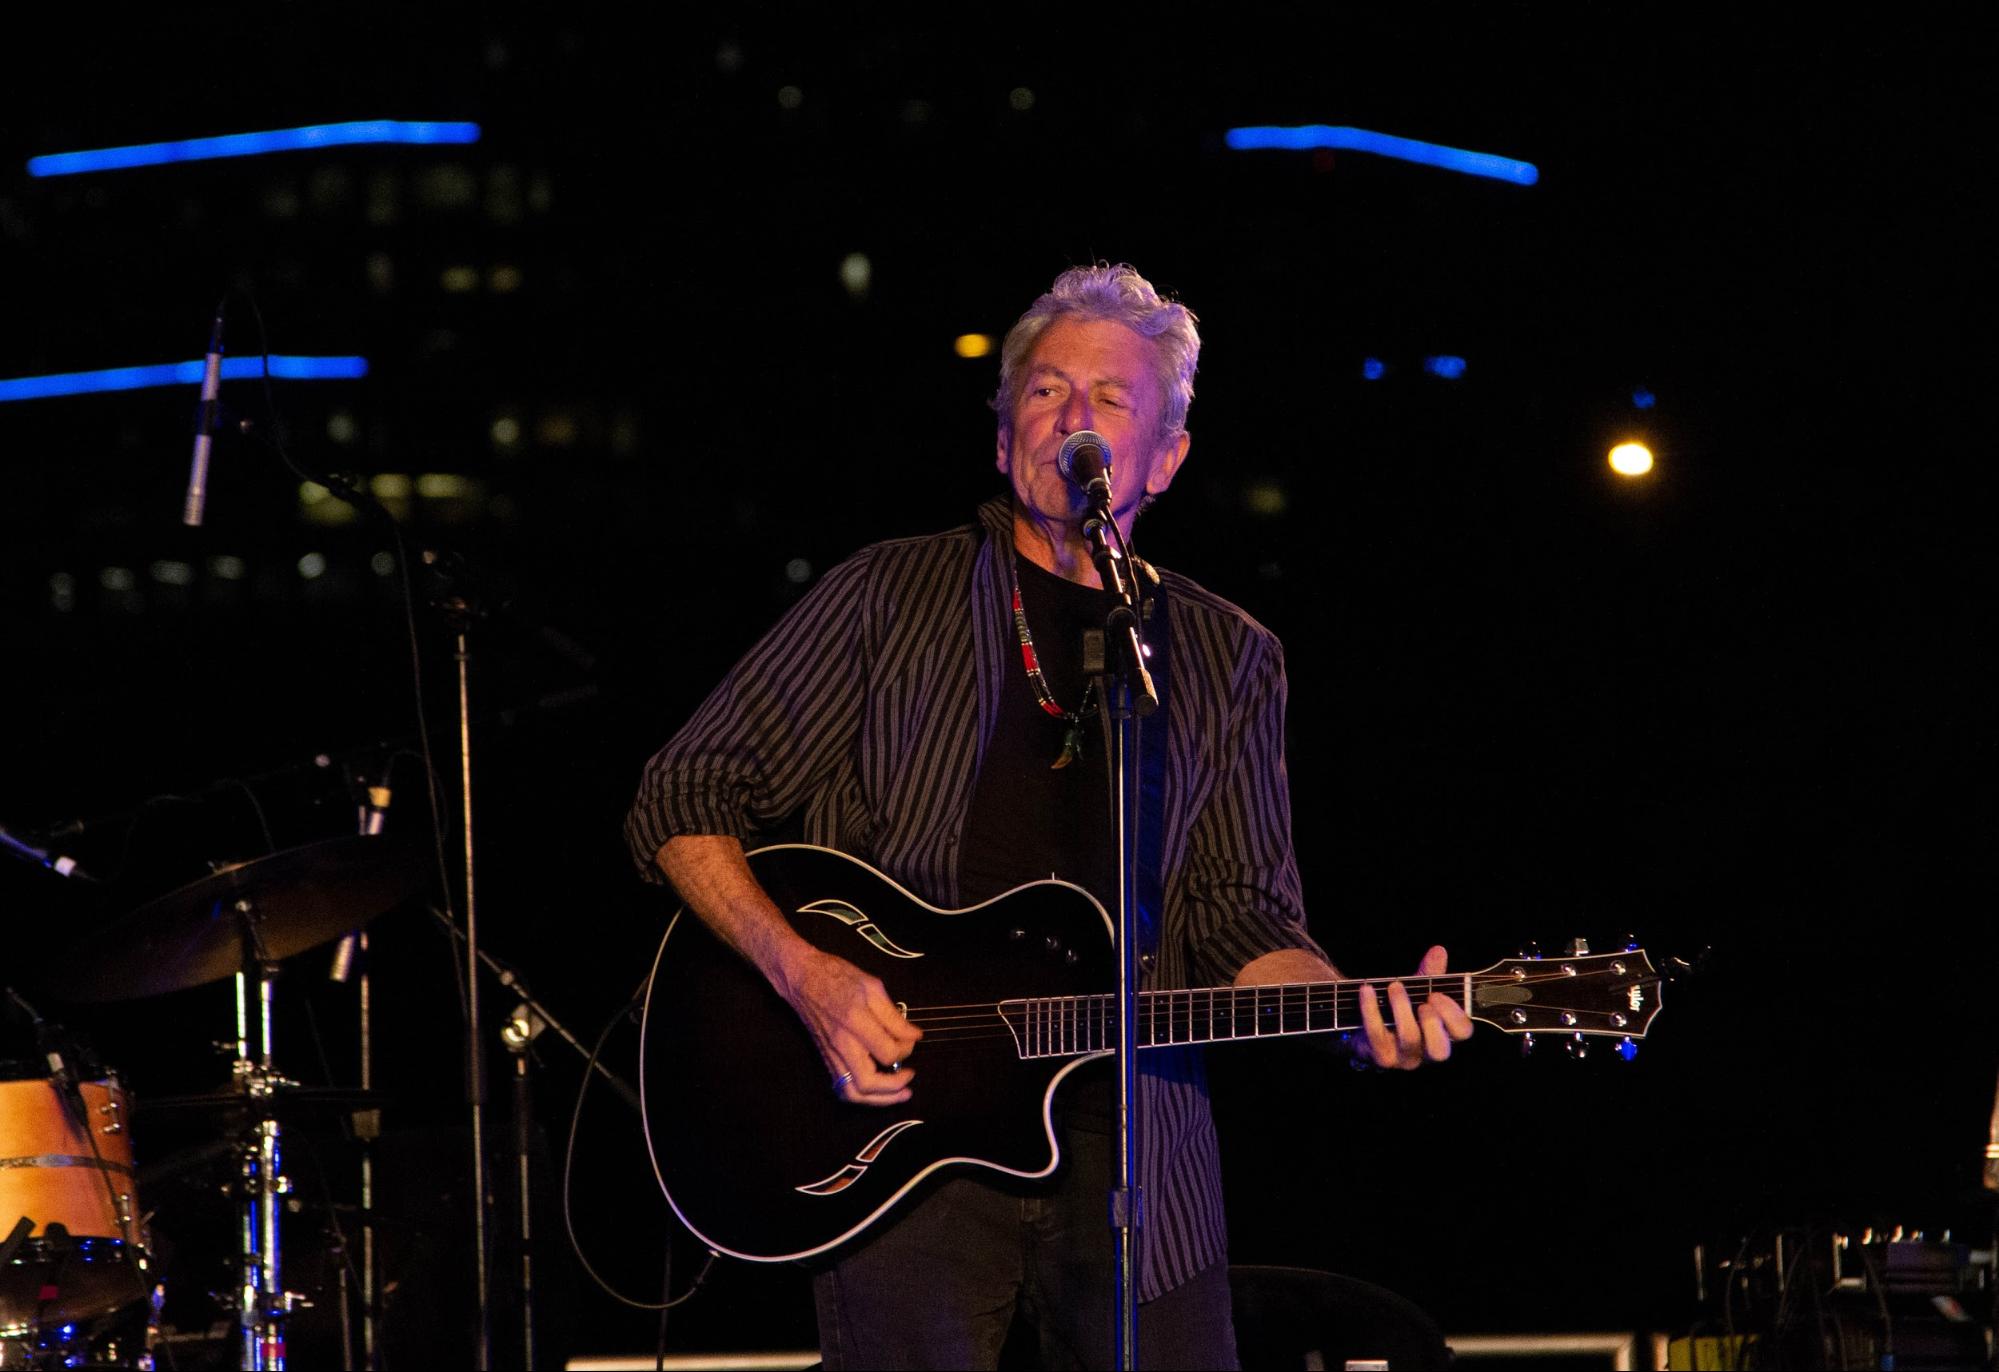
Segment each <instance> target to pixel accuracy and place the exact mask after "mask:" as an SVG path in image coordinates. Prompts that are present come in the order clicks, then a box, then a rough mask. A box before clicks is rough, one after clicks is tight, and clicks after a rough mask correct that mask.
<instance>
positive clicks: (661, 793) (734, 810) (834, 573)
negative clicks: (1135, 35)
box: [625, 553, 869, 882]
mask: <svg viewBox="0 0 1999 1372" xmlns="http://www.w3.org/2000/svg"><path fill="white" fill-rule="evenodd" d="M868 564H869V555H868V554H867V553H862V554H860V555H858V556H856V557H854V558H851V559H849V560H848V561H846V562H843V563H841V564H840V565H839V566H837V567H835V568H834V569H833V570H831V571H829V572H828V573H827V574H826V575H825V576H824V577H823V578H822V579H821V580H820V582H819V584H818V585H816V586H814V587H813V588H812V590H811V591H810V592H809V593H808V594H807V595H806V596H805V598H804V599H802V600H800V601H799V602H798V604H796V605H794V606H793V607H792V608H791V609H790V610H789V611H788V612H786V614H785V615H784V616H783V618H781V619H780V620H779V621H778V622H777V624H776V625H775V626H774V627H773V628H772V629H771V631H770V632H769V633H767V634H765V635H764V637H763V638H762V640H760V641H759V642H758V643H757V645H756V646H755V647H753V648H752V649H750V651H749V652H748V654H746V655H745V656H744V657H743V659H742V661H740V662H738V663H737V664H736V665H735V666H734V667H733V668H732V669H730V671H729V674H728V675H727V676H726V677H724V678H723V679H722V683H721V684H720V685H719V686H717V687H716V688H715V690H714V692H713V694H711V695H710V696H709V697H708V699H707V700H706V701H704V702H702V705H701V707H700V709H698V710H696V711H695V712H694V716H693V717H692V718H691V719H689V720H688V721H687V723H686V724H685V725H684V726H682V728H681V729H680V731H679V732H678V733H677V734H675V735H674V736H673V739H672V741H670V742H669V743H668V744H667V745H666V746H665V747H664V748H662V749H660V750H659V752H658V753H656V754H654V755H653V758H652V760H651V761H650V762H648V763H647V764H646V768H645V772H644V775H643V776H642V777H641V779H640V783H639V793H638V798H637V800H636V801H634V802H633V805H632V809H631V812H630V813H629V814H628V815H627V816H626V817H625V841H626V842H627V843H628V844H629V845H630V847H631V852H632V859H633V861H634V862H636V863H637V864H638V868H639V871H640V872H641V873H642V874H643V875H644V877H645V878H646V880H648V881H653V882H660V881H664V880H665V877H664V875H663V874H662V873H661V872H660V870H659V867H658V865H657V863H656V862H655V861H654V859H655V857H656V855H657V854H658V852H659V850H660V847H661V845H663V844H664V843H665V842H666V841H667V840H668V839H670V838H673V837H675V836H677V835H680V834H722V835H727V836H730V837H733V838H735V839H737V840H739V841H740V840H747V839H749V838H750V837H751V836H752V835H754V834H755V833H756V832H757V831H758V830H760V829H766V828H769V827H771V826H772V825H775V824H776V823H777V822H778V821H780V820H782V819H783V818H784V817H785V816H787V815H789V814H791V813H792V812H794V811H795V810H797V809H798V808H799V807H800V806H801V805H803V804H804V803H805V801H806V800H807V798H808V797H809V796H811V795H812V794H813V792H814V791H815V789H817V788H818V787H820V786H821V785H823V784H824V782H825V780H826V779H827V778H828V777H829V776H830V775H832V774H833V772H834V771H835V770H836V769H837V768H838V767H839V766H840V765H841V764H842V761H843V760H844V759H845V758H846V757H847V755H848V754H849V752H850V751H851V749H852V747H853V743H854V734H855V730H856V728H857V726H858V722H859V719H860V713H861V704H862V696H863V692H864V689H865V679H866V665H865V657H864V652H863V647H864V644H863V632H862V617H863V595H864V588H865V586H866V583H867V577H868Z"/></svg>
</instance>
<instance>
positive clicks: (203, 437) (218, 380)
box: [180, 305, 222, 529]
mask: <svg viewBox="0 0 1999 1372" xmlns="http://www.w3.org/2000/svg"><path fill="white" fill-rule="evenodd" d="M221 395H222V307H221V306H220V305H217V306H216V307H215V328H214V329H213V330H212V331H210V333H209V335H208V361H207V364H206V365H205V366H204V367H203V368H202V373H201V410H200V412H199V414H198V415H197V417H196V419H195V424H194V464H193V465H192V466H191V467H189V468H188V472H187V503H186V504H184V505H182V506H181V512H180V522H181V523H183V524H185V525H187V526H188V527H189V528H190V529H196V528H200V527H201V519H202V514H203V512H204V511H205V510H206V509H207V506H208V450H209V448H210V447H211V446H212V445H213V444H214V442H215V421H216V418H217V416H218V413H219V411H220V408H221V407H220V405H219V404H218V402H219V400H220V399H221Z"/></svg>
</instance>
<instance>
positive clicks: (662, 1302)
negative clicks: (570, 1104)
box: [562, 995, 722, 1348]
mask: <svg viewBox="0 0 1999 1372" xmlns="http://www.w3.org/2000/svg"><path fill="white" fill-rule="evenodd" d="M642 1004H644V997H643V995H640V996H634V997H633V998H632V999H631V1000H629V1001H627V1002H625V1004H623V1005H621V1006H619V1007H618V1010H617V1012H616V1013H615V1014H613V1015H612V1016H611V1017H610V1019H608V1020H606V1021H605V1023H604V1030H603V1032H602V1033H600V1034H598V1035H597V1041H596V1042H595V1043H594V1044H592V1045H591V1046H590V1061H589V1062H588V1063H586V1064H585V1065H584V1068H583V1080H582V1082H581V1084H580V1085H578V1086H577V1088H576V1109H575V1110H574V1111H573V1112H572V1113H571V1114H570V1116H569V1142H568V1143H567V1145H565V1146H564V1148H563V1150H562V1227H563V1229H564V1230H565V1231H566V1232H567V1233H568V1235H569V1248H570V1251H571V1252H573V1253H575V1254H576V1261H577V1262H579V1263H581V1264H582V1266H583V1270H584V1272H586V1273H587V1274H589V1277H590V1280H591V1281H593V1282H595V1283H597V1286H598V1288H599V1289H601V1290H602V1291H603V1292H604V1294H605V1295H607V1296H609V1297H610V1298H611V1299H612V1300H614V1301H616V1302H618V1303H619V1304H620V1305H627V1306H630V1307H631V1308H632V1309H634V1310H657V1311H659V1312H660V1321H659V1325H660V1347H661V1348H664V1347H665V1346H666V1312H667V1311H669V1310H671V1309H673V1308H674V1307H675V1306H677V1305H684V1304H685V1303H686V1302H688V1301H689V1300H692V1299H693V1298H694V1295H695V1293H696V1292H698V1291H700V1290H701V1288H702V1287H703V1286H705V1285H706V1284H707V1282H708V1274H709V1273H710V1272H712V1271H713V1270H714V1268H715V1259H717V1258H719V1257H721V1256H722V1255H721V1254H720V1253H719V1252H717V1251H716V1250H715V1249H713V1248H710V1249H709V1250H708V1260H707V1261H706V1262H704V1263H702V1264H701V1270H700V1271H699V1272H698V1273H696V1274H695V1277H694V1284H693V1285H692V1286H689V1287H688V1288H687V1290H685V1291H683V1292H682V1293H681V1294H680V1295H678V1296H675V1295H673V1294H672V1275H673V1233H672V1231H671V1230H668V1232H667V1239H666V1273H667V1275H666V1278H665V1281H664V1283H663V1289H662V1290H661V1292H660V1296H661V1299H659V1300H657V1301H639V1300H633V1299H632V1298H631V1297H630V1296H627V1295H625V1294H624V1293H623V1292H621V1291H619V1290H618V1289H617V1288H615V1287H613V1286H612V1285H611V1284H610V1283H609V1282H607V1281H605V1280H604V1278H603V1277H601V1276H599V1275H598V1272H597V1269H596V1268H595V1267H593V1266H591V1263H590V1259H589V1257H588V1256H587V1255H586V1254H585V1253H584V1252H583V1244H582V1241H581V1240H579V1239H578V1238H577V1237H576V1220H575V1215H574V1213H573V1211H572V1210H571V1208H570V1192H571V1187H570V1180H571V1177H572V1176H573V1175H574V1170H575V1162H576V1134H577V1130H578V1128H579V1127H580V1126H581V1125H582V1123H583V1101H584V1099H585V1098H586V1097H587V1096H588V1095H589V1092H590V1083H591V1081H592V1079H594V1078H595V1076H596V1074H597V1059H598V1058H599V1057H600V1056H602V1054H603V1052H604V1044H605V1043H606V1042H608V1041H609V1039H610V1037H611V1031H612V1030H614V1029H616V1028H617V1027H618V1021H619V1020H622V1019H624V1018H625V1017H626V1016H627V1015H629V1014H630V1013H631V1012H632V1011H633V1010H635V1009H637V1008H638V1007H639V1006H641V1005H642Z"/></svg>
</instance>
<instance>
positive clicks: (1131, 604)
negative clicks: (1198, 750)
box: [1083, 472, 1159, 1372]
mask: <svg viewBox="0 0 1999 1372" xmlns="http://www.w3.org/2000/svg"><path fill="white" fill-rule="evenodd" d="M1108 476H1109V474H1108V472H1106V473H1105V475H1104V477H1102V478H1100V479H1098V480H1096V481H1093V482H1092V483H1091V485H1090V488H1089V492H1090V498H1091V503H1092V505H1093V507H1094V508H1093V509H1092V511H1091V513H1090V515H1089V517H1088V518H1087V519H1085V520H1084V522H1083V539H1084V541H1085V542H1086V543H1087V544H1088V545H1089V548H1090V557H1091V560H1092V561H1094V562H1095V563H1096V566H1097V575H1098V577H1099V578H1100V579H1101V580H1102V581H1103V584H1104V590H1105V591H1106V592H1107V593H1108V595H1109V597H1110V601H1111V605H1110V609H1109V610H1108V611H1107V612H1106V614H1105V616H1104V628H1103V631H1102V632H1101V633H1097V632H1094V631H1092V632H1087V633H1085V635H1084V639H1083V671H1084V673H1085V674H1086V675H1089V676H1090V677H1091V678H1092V679H1093V680H1094V682H1095V683H1096V688H1097V701H1098V714H1099V715H1100V716H1102V719H1103V727H1104V754H1105V780H1106V783H1107V785H1108V787H1109V799H1110V809H1111V828H1112V832H1113V833H1115V834H1116V835H1117V840H1116V842H1117V950H1118V987H1117V1007H1118V1012H1117V1029H1118V1040H1117V1057H1116V1061H1117V1078H1118V1108H1117V1119H1118V1156H1117V1167H1116V1172H1115V1176H1114V1177H1113V1179H1112V1182H1111V1189H1110V1196H1109V1200H1110V1223H1111V1229H1112V1245H1113V1247H1112V1281H1113V1283H1114V1284H1115V1288H1116V1289H1115V1292H1114V1293H1113V1294H1114V1299H1115V1302H1116V1304H1115V1311H1116V1314H1115V1321H1114V1325H1113V1328H1112V1335H1111V1347H1112V1352H1113V1355H1114V1362H1113V1365H1114V1366H1116V1367H1118V1368H1121V1369H1125V1370H1126V1372H1131V1370H1132V1369H1135V1368H1137V1366H1138V1261H1139V1246H1138V1240H1139V1231H1140V1230H1141V1229H1142V1228H1143V1227H1144V1224H1145V1193H1144V1189H1143V1188H1142V1187H1141V1186H1140V1185H1139V1173H1138V1144H1139V1123H1138V1004H1139V1002H1138V997H1139V960H1138V959H1139V928H1138V884H1137V878H1138V867H1137V857H1138V843H1137V836H1136V829H1137V819H1138V810H1137V808H1136V807H1134V806H1133V805H1132V803H1131V793H1132V792H1133V791H1135V790H1137V789H1138V788H1137V783H1136V767H1137V761H1138V746H1137V745H1138V720H1139V718H1140V717H1141V716H1143V715H1149V714H1151V713H1152V712H1153V711H1154V710H1157V709H1158V708H1159V693H1158V690H1157V689H1156V688H1155V687H1154V685H1153V681H1152V674H1151V673H1150V672H1148V671H1147V670H1146V669H1145V648H1144V644H1143V642H1142V641H1141V639H1140V637H1139V618H1138V582H1137V580H1136V578H1135V576H1134V575H1133V568H1132V566H1131V559H1130V557H1129V556H1128V555H1127V550H1126V549H1124V548H1123V547H1122V544H1123V541H1124V540H1123V534H1122V533H1121V532H1120V531H1119V530H1118V528H1117V525H1116V523H1115V521H1114V520H1113V518H1112V516H1111V508H1112V507H1111V491H1110V482H1109V479H1108ZM1113 537H1115V538H1116V539H1117V546H1114V545H1113V544H1112V541H1111V540H1112V538H1113Z"/></svg>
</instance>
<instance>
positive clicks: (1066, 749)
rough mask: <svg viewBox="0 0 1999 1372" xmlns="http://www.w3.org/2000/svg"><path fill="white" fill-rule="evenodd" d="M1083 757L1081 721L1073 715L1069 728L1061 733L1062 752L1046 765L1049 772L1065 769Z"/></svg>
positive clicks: (1070, 718)
mask: <svg viewBox="0 0 1999 1372" xmlns="http://www.w3.org/2000/svg"><path fill="white" fill-rule="evenodd" d="M1082 755H1083V721H1082V720H1080V719H1078V718H1076V717H1075V716H1074V715H1071V716H1070V717H1069V727H1068V728H1067V729H1065V730H1063V731H1062V751H1061V753H1060V754H1059V755H1057V757H1056V759H1055V760H1054V761H1053V762H1051V763H1049V764H1048V770H1049V771H1051V772H1052V771H1055V770H1057V769H1058V768H1062V767H1067V766H1068V765H1069V764H1070V763H1072V762H1074V761H1075V760H1076V759H1077V758H1079V757H1081V756H1082Z"/></svg>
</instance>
